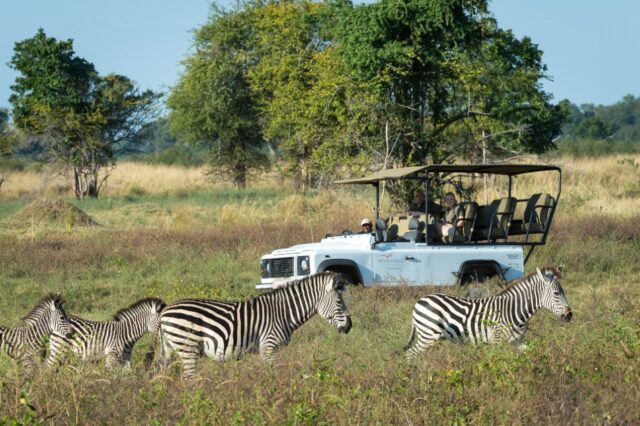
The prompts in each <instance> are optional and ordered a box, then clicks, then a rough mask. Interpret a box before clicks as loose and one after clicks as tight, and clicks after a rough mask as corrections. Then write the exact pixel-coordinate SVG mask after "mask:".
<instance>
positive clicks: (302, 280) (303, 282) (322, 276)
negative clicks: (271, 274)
mask: <svg viewBox="0 0 640 426" xmlns="http://www.w3.org/2000/svg"><path fill="white" fill-rule="evenodd" d="M334 275H336V273H335V272H331V271H327V272H321V273H319V274H315V275H309V276H308V277H304V278H300V279H297V280H288V281H280V282H277V283H274V287H273V288H272V289H271V290H270V291H267V292H266V293H263V294H262V295H267V294H273V293H277V292H280V291H283V289H285V288H290V287H295V286H298V285H300V286H304V285H307V283H308V282H310V281H313V280H315V279H320V280H322V281H323V282H325V281H324V280H325V279H326V277H333V276H334Z"/></svg>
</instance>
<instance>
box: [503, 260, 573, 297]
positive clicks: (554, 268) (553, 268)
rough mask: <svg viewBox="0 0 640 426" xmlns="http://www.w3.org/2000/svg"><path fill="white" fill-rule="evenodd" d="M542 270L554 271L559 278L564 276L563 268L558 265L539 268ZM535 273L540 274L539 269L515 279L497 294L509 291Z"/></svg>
mask: <svg viewBox="0 0 640 426" xmlns="http://www.w3.org/2000/svg"><path fill="white" fill-rule="evenodd" d="M538 269H540V270H541V271H552V272H553V274H554V275H555V276H557V277H558V278H562V268H561V267H558V266H545V267H544V268H538ZM534 275H538V271H537V270H535V271H533V272H529V273H528V274H527V275H525V276H524V277H522V278H520V279H519V280H514V281H512V282H511V283H509V284H507V286H506V287H505V288H504V289H503V290H502V291H501V292H500V293H498V294H496V296H501V295H503V294H505V293H508V292H509V290H511V289H512V288H514V287H515V286H517V285H518V284H520V283H522V282H524V281H527V280H528V279H529V278H531V277H533V276H534Z"/></svg>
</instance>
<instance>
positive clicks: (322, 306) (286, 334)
mask: <svg viewBox="0 0 640 426" xmlns="http://www.w3.org/2000/svg"><path fill="white" fill-rule="evenodd" d="M345 285H346V283H345V282H344V281H343V280H341V278H340V275H339V274H334V273H331V272H325V273H322V274H318V275H312V276H309V277H306V278H303V279H301V280H298V281H292V282H290V283H286V284H284V285H283V286H282V287H280V288H276V289H274V290H272V291H270V292H268V293H265V294H262V295H259V296H256V297H253V298H251V299H249V300H246V301H243V302H219V301H214V300H198V299H187V300H181V301H178V302H175V303H173V304H170V305H168V306H167V307H166V308H165V309H164V311H163V312H162V314H161V315H160V330H159V333H160V339H161V341H162V347H161V364H162V365H163V366H164V365H166V363H167V361H168V360H169V358H170V356H171V352H172V351H175V352H177V354H178V356H179V357H180V359H181V361H182V371H183V375H184V377H185V378H190V377H192V376H193V375H194V374H195V369H196V363H197V360H198V358H199V357H200V356H209V357H211V358H213V359H215V360H216V361H222V360H227V359H230V358H237V357H239V356H240V355H242V354H243V353H246V352H252V353H256V352H258V353H260V355H261V357H262V358H263V359H264V360H265V361H266V362H272V361H273V360H274V358H275V351H276V349H278V348H279V347H281V346H285V345H287V344H288V343H289V341H290V340H291V335H292V333H293V332H294V331H295V330H296V329H297V328H298V327H300V326H301V325H302V324H304V323H305V322H306V321H307V320H309V319H310V318H311V317H312V316H313V315H314V314H316V313H318V314H320V316H321V317H322V318H324V319H325V320H327V321H328V322H329V323H330V324H331V325H333V326H334V327H335V328H337V329H338V331H339V332H340V333H348V332H349V330H350V329H351V317H350V316H349V312H348V311H347V307H346V305H345V303H344V301H343V298H342V291H344V290H345Z"/></svg>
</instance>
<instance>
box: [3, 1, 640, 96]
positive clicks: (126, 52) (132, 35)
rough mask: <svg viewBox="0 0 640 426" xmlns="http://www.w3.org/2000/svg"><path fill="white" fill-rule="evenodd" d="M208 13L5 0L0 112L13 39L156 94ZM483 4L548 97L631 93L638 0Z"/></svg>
mask: <svg viewBox="0 0 640 426" xmlns="http://www.w3.org/2000/svg"><path fill="white" fill-rule="evenodd" d="M224 1H226V2H229V1H230V0H224ZM224 1H223V2H222V4H225V3H224ZM227 4H228V3H227ZM209 9H210V1H209V0H109V1H105V0H100V1H97V0H55V1H53V0H20V1H15V0H13V1H7V2H6V3H5V4H3V6H2V7H0V108H2V107H5V108H8V107H9V106H10V105H9V95H10V90H11V89H10V86H11V84H13V82H14V80H15V78H16V73H15V72H14V71H13V70H12V69H10V68H9V66H8V65H7V64H8V63H9V62H10V61H11V57H12V55H13V47H14V44H15V43H16V42H17V41H21V40H24V39H26V38H30V37H33V36H34V35H35V34H36V32H37V30H38V28H40V27H41V28H43V29H44V30H45V32H46V33H47V35H48V36H50V37H55V38H57V39H58V40H66V39H73V40H74V50H75V52H76V54H77V55H78V56H80V57H83V58H84V59H86V60H88V61H89V62H92V63H93V64H94V65H95V66H96V69H97V70H98V72H99V73H100V74H102V75H105V74H108V73H111V72H114V73H118V74H122V75H125V76H127V77H129V78H131V79H132V80H134V81H136V82H137V83H138V85H139V86H140V88H141V89H143V90H144V89H152V90H159V91H163V92H165V93H166V92H168V91H169V89H170V87H171V86H172V85H174V84H175V83H176V82H177V80H178V77H179V75H180V72H181V70H182V68H181V65H180V62H181V60H183V59H184V58H185V57H186V56H187V55H188V54H189V52H190V48H191V46H192V39H193V30H194V29H196V28H198V27H199V26H201V25H202V24H203V23H205V22H206V21H207V17H208V14H209ZM490 10H491V11H492V12H493V14H494V15H495V17H496V19H497V20H498V24H499V25H500V27H501V28H510V29H512V30H513V32H514V34H515V35H516V36H518V37H523V36H529V37H530V38H531V39H532V40H533V42H534V43H536V44H537V45H538V46H539V48H540V49H541V50H542V51H543V52H544V55H543V61H544V63H545V64H546V65H547V68H548V70H547V74H548V75H549V76H550V77H551V79H552V81H545V82H544V88H545V90H546V91H548V92H550V93H552V94H553V98H554V100H555V101H560V100H562V99H569V100H570V101H571V102H573V103H575V104H577V105H581V104H584V103H594V104H601V105H610V104H613V103H616V102H618V101H619V100H621V99H622V97H623V96H625V95H628V94H631V95H633V96H640V73H639V72H638V71H639V70H640V37H639V36H640V25H638V19H639V17H640V1H637V0H611V1H607V2H604V1H597V0H493V1H491V3H490Z"/></svg>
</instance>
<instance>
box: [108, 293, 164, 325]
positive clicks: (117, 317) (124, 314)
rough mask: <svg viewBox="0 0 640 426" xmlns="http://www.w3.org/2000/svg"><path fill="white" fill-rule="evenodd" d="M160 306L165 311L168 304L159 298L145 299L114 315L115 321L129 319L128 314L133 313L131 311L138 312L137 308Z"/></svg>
mask: <svg viewBox="0 0 640 426" xmlns="http://www.w3.org/2000/svg"><path fill="white" fill-rule="evenodd" d="M155 303H157V304H159V305H160V309H164V307H165V306H166V303H164V302H163V301H162V299H160V298H158V297H145V298H144V299H140V300H138V301H137V302H134V303H133V304H131V305H129V306H127V307H126V308H122V309H120V310H119V311H118V312H116V313H115V314H114V315H113V320H114V321H122V320H123V319H126V318H127V314H129V313H131V311H134V310H136V309H137V308H139V307H140V306H142V305H146V304H150V305H151V304H155Z"/></svg>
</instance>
